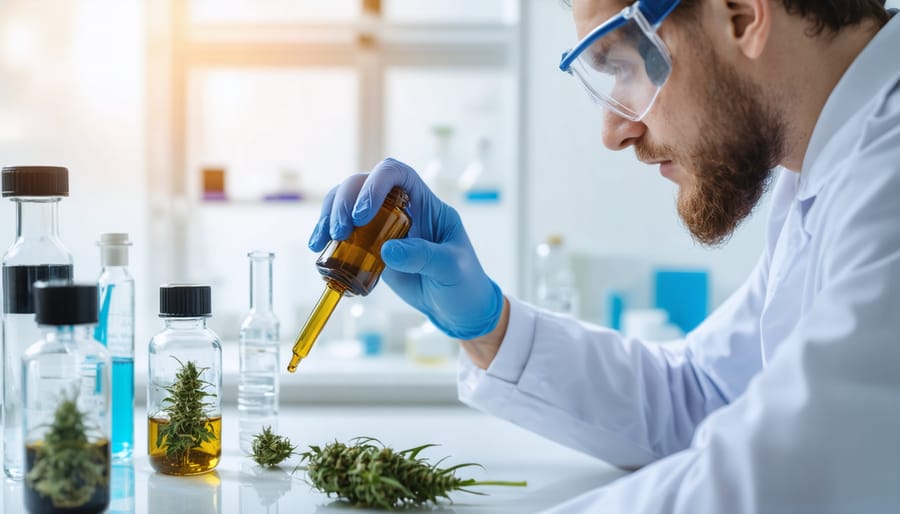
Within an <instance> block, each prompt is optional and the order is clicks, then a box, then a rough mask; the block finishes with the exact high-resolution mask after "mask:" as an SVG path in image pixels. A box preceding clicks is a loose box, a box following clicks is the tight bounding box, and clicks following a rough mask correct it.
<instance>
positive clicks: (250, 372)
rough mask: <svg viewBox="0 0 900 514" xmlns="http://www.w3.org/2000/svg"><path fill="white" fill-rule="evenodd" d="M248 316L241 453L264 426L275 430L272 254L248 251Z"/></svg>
mask: <svg viewBox="0 0 900 514" xmlns="http://www.w3.org/2000/svg"><path fill="white" fill-rule="evenodd" d="M247 257H248V258H249V259H250V313H249V314H247V317H246V318H245V319H244V323H243V324H242V325H241V337H240V378H239V382H238V416H239V420H240V447H241V451H243V452H244V453H247V454H249V453H250V452H251V447H252V444H253V436H255V435H256V434H258V433H260V432H262V429H263V427H264V426H271V427H272V430H275V431H277V430H278V372H279V366H278V329H279V323H278V318H277V317H276V316H275V312H273V310H272V260H273V259H275V254H274V253H269V252H259V251H256V252H250V253H249V254H247Z"/></svg>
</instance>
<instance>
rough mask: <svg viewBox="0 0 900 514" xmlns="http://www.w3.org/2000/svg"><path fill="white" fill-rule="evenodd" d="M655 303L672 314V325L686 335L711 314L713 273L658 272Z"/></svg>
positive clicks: (675, 270) (664, 270)
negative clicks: (710, 288)
mask: <svg viewBox="0 0 900 514" xmlns="http://www.w3.org/2000/svg"><path fill="white" fill-rule="evenodd" d="M653 284H654V298H655V300H654V303H655V306H656V307H657V308H659V309H665V310H666V311H667V312H668V313H669V322H670V323H672V324H673V325H676V326H678V327H679V328H680V329H681V330H683V331H684V333H685V334H687V333H688V332H690V331H691V330H693V329H695V328H697V325H699V324H700V323H701V322H702V321H703V320H704V319H706V316H707V314H708V313H709V273H708V272H707V271H706V270H678V269H657V270H655V271H654V280H653Z"/></svg>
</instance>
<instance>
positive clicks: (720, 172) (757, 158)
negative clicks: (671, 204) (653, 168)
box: [635, 50, 785, 246]
mask: <svg viewBox="0 0 900 514" xmlns="http://www.w3.org/2000/svg"><path fill="white" fill-rule="evenodd" d="M706 57H707V58H706V59H705V60H706V61H707V66H706V69H707V70H708V72H709V75H708V77H709V80H708V82H707V85H706V88H705V91H703V93H704V94H703V95H702V96H701V97H699V99H698V100H699V102H700V105H706V106H707V107H706V109H705V112H704V113H703V118H702V119H703V121H704V122H705V124H704V125H702V126H701V127H700V134H701V139H700V142H699V143H698V144H697V145H695V146H694V147H693V148H691V149H690V151H689V152H688V153H687V154H686V155H684V157H685V158H684V159H683V160H682V159H678V157H677V156H678V155H679V152H677V150H676V148H674V147H668V146H667V147H654V146H652V144H651V143H648V142H646V141H641V142H639V143H638V144H637V145H636V146H635V152H636V153H637V155H638V156H639V157H646V158H645V160H654V159H653V157H651V156H655V157H656V158H659V157H660V156H663V155H668V156H671V157H670V158H673V160H674V161H681V162H677V164H681V165H682V166H683V167H684V168H685V169H686V171H688V174H689V175H690V177H689V180H688V183H687V184H685V185H683V186H682V187H681V189H680V190H679V192H678V214H679V216H680V217H681V219H682V221H684V224H685V225H686V226H687V228H688V230H689V231H690V233H691V236H693V238H694V240H696V241H697V242H699V243H701V244H704V245H708V246H715V245H719V244H721V243H723V242H724V241H726V240H727V239H728V237H729V236H730V235H731V234H732V233H733V232H734V230H735V229H736V228H737V226H738V225H739V224H740V223H741V221H743V220H744V218H746V217H747V216H748V215H749V214H750V213H751V212H753V208H754V207H755V206H756V204H757V203H758V202H759V199H760V198H761V197H762V195H763V193H765V191H766V188H767V187H768V183H769V177H770V175H771V170H772V168H774V167H775V166H776V165H777V164H778V161H779V160H780V159H781V157H782V154H783V151H784V132H785V127H784V123H783V122H782V121H781V119H780V118H779V117H778V116H777V115H775V113H773V112H772V111H771V110H770V109H768V108H766V106H764V105H763V104H762V103H761V99H762V98H763V94H762V92H761V91H760V88H759V87H757V86H756V85H755V84H753V83H751V82H749V81H746V80H743V79H741V78H740V77H739V76H738V75H737V73H736V72H735V71H734V69H733V68H731V67H729V66H728V65H726V64H724V63H722V62H721V61H720V60H719V59H718V58H717V57H716V56H715V55H714V54H713V51H712V50H709V52H708V55H707V56H706Z"/></svg>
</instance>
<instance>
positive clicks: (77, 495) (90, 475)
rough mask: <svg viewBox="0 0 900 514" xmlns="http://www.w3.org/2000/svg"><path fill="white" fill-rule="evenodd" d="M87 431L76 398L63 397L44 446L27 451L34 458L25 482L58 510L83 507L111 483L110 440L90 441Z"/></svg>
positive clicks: (40, 444) (29, 448) (41, 444)
mask: <svg viewBox="0 0 900 514" xmlns="http://www.w3.org/2000/svg"><path fill="white" fill-rule="evenodd" d="M85 431H86V426H85V422H84V415H83V414H82V413H81V411H79V410H78V405H77V404H76V395H73V397H72V398H67V397H63V399H62V401H61V402H60V404H59V406H58V407H57V408H56V411H55V412H54V414H53V423H52V424H51V425H50V430H49V431H48V432H47V434H46V435H45V436H44V440H43V443H38V444H36V445H28V446H26V448H25V451H26V455H28V456H29V459H28V460H31V458H30V457H32V456H33V459H34V460H33V463H34V464H33V465H32V466H31V469H30V471H29V472H28V474H27V475H26V476H25V483H26V485H27V486H28V487H29V488H30V489H31V490H33V491H35V492H37V494H38V495H40V496H41V497H43V498H49V499H50V501H51V502H52V503H53V507H55V508H58V509H70V508H75V507H81V506H83V505H85V504H86V503H88V502H89V501H90V500H91V499H92V498H93V497H94V495H95V494H96V493H97V490H98V489H102V488H104V487H106V486H107V484H108V482H109V441H107V440H102V441H97V442H91V441H89V440H88V437H87V435H86V433H85ZM26 491H27V490H26ZM106 492H107V493H108V491H106ZM101 493H102V491H101Z"/></svg>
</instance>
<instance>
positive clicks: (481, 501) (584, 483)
mask: <svg viewBox="0 0 900 514" xmlns="http://www.w3.org/2000/svg"><path fill="white" fill-rule="evenodd" d="M135 415H136V416H137V421H138V422H136V423H135V428H136V433H135V436H136V440H137V441H138V446H137V451H136V455H135V458H134V461H133V463H131V464H125V465H115V466H113V476H112V484H111V487H112V502H111V504H110V510H109V512H111V513H116V514H124V513H129V514H143V513H154V514H155V513H166V514H170V513H171V514H178V513H190V514H207V513H215V514H257V513H267V514H275V513H279V512H281V513H285V514H287V513H290V514H295V513H326V512H344V513H350V512H352V513H353V514H362V513H366V512H373V513H374V512H380V511H374V510H367V509H356V508H351V507H350V506H348V505H347V504H346V503H344V502H341V501H339V500H338V499H336V498H334V497H328V496H327V495H325V494H323V493H320V492H319V491H317V490H315V489H313V488H311V487H310V486H309V484H308V483H307V482H306V481H305V475H304V472H303V471H302V470H298V471H296V472H293V473H292V471H293V470H294V468H295V467H296V466H297V464H298V463H299V457H296V456H295V457H292V458H291V459H290V460H289V461H288V462H286V463H284V464H282V465H281V466H280V467H277V468H273V469H262V468H260V467H259V466H257V465H256V464H255V463H254V462H253V461H252V460H251V459H250V458H249V457H247V456H244V455H241V454H240V452H239V451H238V432H237V425H238V423H237V412H236V410H233V409H226V411H225V412H224V415H223V422H224V426H223V444H224V450H223V458H222V461H221V464H220V465H219V467H218V468H217V469H216V470H215V471H214V472H212V473H207V474H204V475H197V476H192V477H176V476H168V475H162V474H160V473H157V472H155V471H153V468H151V467H150V463H149V461H148V459H147V455H146V448H145V446H144V444H143V443H142V441H144V440H145V439H146V422H145V421H144V416H145V413H144V412H143V410H141V409H139V410H138V411H137V412H136V413H135ZM278 433H280V434H283V435H286V436H288V437H290V438H291V440H292V442H293V443H294V444H296V445H297V446H298V447H299V448H300V449H301V450H302V449H305V448H306V447H307V446H308V445H310V444H325V443H327V442H329V441H333V440H338V441H347V440H349V439H351V438H353V437H356V436H361V435H366V436H371V437H376V438H378V439H379V440H381V441H382V442H384V444H386V445H388V446H391V447H393V448H396V449H405V448H410V447H413V446H418V445H420V444H424V443H438V444H440V446H438V447H436V448H430V449H428V450H427V451H426V452H425V453H423V455H422V456H423V457H426V458H428V459H429V460H433V461H436V460H437V459H440V458H442V457H445V456H446V457H448V459H447V460H446V461H445V465H447V464H454V463H461V462H478V463H481V464H482V465H483V466H484V468H485V469H484V470H481V469H477V468H467V469H466V472H465V473H462V472H461V473H460V474H461V476H462V475H465V477H469V476H471V477H473V478H478V479H495V480H527V481H528V486H527V487H524V488H517V487H515V488H506V487H483V488H480V489H479V491H480V492H484V493H487V494H486V495H484V496H479V495H469V494H466V493H461V492H456V493H451V495H450V496H451V498H452V502H442V503H440V504H439V505H437V506H435V507H433V508H430V509H424V510H422V512H430V513H436V512H437V513H458V514H466V513H470V514H472V513H481V514H487V513H491V514H501V513H502V514H507V513H509V512H516V513H528V512H538V511H541V510H543V509H546V508H548V507H551V506H552V505H555V504H557V503H560V502H563V501H565V500H568V499H570V498H572V497H574V496H576V495H578V494H580V493H583V492H586V491H588V490H590V489H593V488H596V487H600V486H602V485H604V484H606V483H609V482H611V481H612V480H615V479H616V478H618V477H620V476H623V475H624V474H625V472H623V471H621V470H618V469H616V468H613V467H612V466H609V465H608V464H605V463H603V462H601V461H598V460H596V459H593V458H591V457H588V456H586V455H583V454H580V453H578V452H575V451H573V450H570V449H568V448H564V447H562V446H559V445H557V444H555V443H552V442H550V441H547V440H546V439H542V438H540V437H538V436H536V435H534V434H532V433H530V432H527V431H525V430H523V429H521V428H519V427H517V426H515V425H512V424H510V423H507V422H505V421H502V420H499V419H496V418H493V417H490V416H487V415H485V414H483V413H480V412H477V411H474V410H471V409H468V408H465V407H385V406H365V405H360V406H342V407H318V406H317V407H298V406H292V407H288V408H285V409H282V412H281V415H280V417H279V427H278ZM0 505H3V512H4V514H18V513H24V512H25V510H24V506H23V504H22V483H21V482H13V481H11V480H8V479H7V480H6V481H5V483H4V487H3V498H2V502H0ZM404 512H417V511H404Z"/></svg>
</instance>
